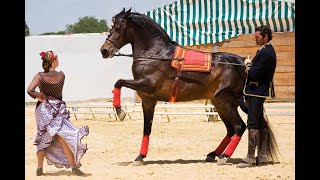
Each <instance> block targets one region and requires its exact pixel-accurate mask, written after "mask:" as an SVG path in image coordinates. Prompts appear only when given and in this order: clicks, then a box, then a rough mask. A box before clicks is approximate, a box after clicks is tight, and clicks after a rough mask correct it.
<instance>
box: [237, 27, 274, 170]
mask: <svg viewBox="0 0 320 180" xmlns="http://www.w3.org/2000/svg"><path fill="white" fill-rule="evenodd" d="M271 39H272V32H271V30H270V28H269V27H267V26H260V27H257V28H256V29H255V40H256V45H259V46H260V48H259V50H258V51H257V53H256V55H255V56H254V58H253V59H252V61H251V60H250V59H249V58H247V59H246V60H245V61H244V64H245V65H246V69H247V72H248V76H247V80H246V84H245V87H244V90H243V92H244V94H245V95H246V96H247V103H248V121H247V128H248V130H249V132H248V154H247V156H246V157H245V158H244V159H243V160H242V162H241V163H239V164H238V165H237V167H240V168H243V167H252V166H256V165H259V166H260V165H264V164H267V162H268V157H267V154H266V148H267V129H266V121H265V119H264V113H263V109H264V108H263V103H264V101H265V100H266V98H274V97H275V94H274V86H273V75H274V72H275V69H276V62H277V58H276V53H275V50H274V48H273V47H272V45H271V44H270V43H269V41H270V40H271ZM256 146H258V156H257V157H255V149H256Z"/></svg>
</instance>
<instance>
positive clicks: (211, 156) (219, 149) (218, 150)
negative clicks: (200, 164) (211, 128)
mask: <svg viewBox="0 0 320 180" xmlns="http://www.w3.org/2000/svg"><path fill="white" fill-rule="evenodd" d="M215 108H216V111H217V112H218V114H219V116H220V118H221V120H222V122H223V123H224V125H225V126H226V128H227V134H226V136H225V137H224V138H223V139H222V141H221V142H220V144H219V146H218V147H217V148H216V149H215V150H214V151H212V152H210V153H209V154H208V155H207V158H206V160H205V161H206V162H213V161H214V160H215V158H216V156H218V157H219V156H220V155H221V154H222V153H223V151H224V150H225V149H226V147H227V146H228V144H229V143H230V141H231V137H232V136H233V135H234V129H233V127H232V126H231V124H230V123H229V122H228V121H227V118H226V116H225V114H224V112H223V111H222V110H221V109H220V108H219V106H215Z"/></svg>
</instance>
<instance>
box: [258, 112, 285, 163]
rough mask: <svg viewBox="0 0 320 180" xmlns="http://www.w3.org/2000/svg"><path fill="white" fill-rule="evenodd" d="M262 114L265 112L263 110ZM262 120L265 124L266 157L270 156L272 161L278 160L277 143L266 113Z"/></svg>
mask: <svg viewBox="0 0 320 180" xmlns="http://www.w3.org/2000/svg"><path fill="white" fill-rule="evenodd" d="M263 111H265V110H263ZM264 114H265V112H264ZM264 120H265V124H266V129H267V148H266V151H267V156H268V158H270V159H271V160H272V162H278V157H279V156H280V151H279V148H278V143H277V140H276V138H275V136H274V133H273V131H272V128H271V126H270V123H269V120H268V116H267V115H264ZM258 132H259V131H258ZM259 137H261V135H260V134H259ZM260 142H261V141H259V145H258V146H260Z"/></svg>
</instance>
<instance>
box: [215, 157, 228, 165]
mask: <svg viewBox="0 0 320 180" xmlns="http://www.w3.org/2000/svg"><path fill="white" fill-rule="evenodd" d="M227 160H228V158H226V157H223V158H219V159H218V161H217V165H226V164H227Z"/></svg>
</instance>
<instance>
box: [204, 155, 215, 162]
mask: <svg viewBox="0 0 320 180" xmlns="http://www.w3.org/2000/svg"><path fill="white" fill-rule="evenodd" d="M214 161H215V158H214V157H211V156H207V158H206V160H205V162H214Z"/></svg>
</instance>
